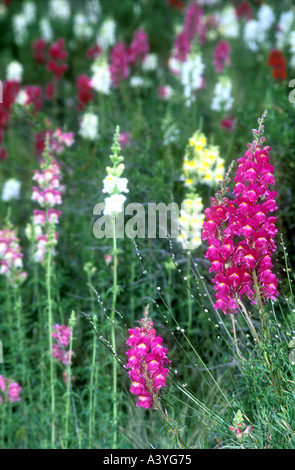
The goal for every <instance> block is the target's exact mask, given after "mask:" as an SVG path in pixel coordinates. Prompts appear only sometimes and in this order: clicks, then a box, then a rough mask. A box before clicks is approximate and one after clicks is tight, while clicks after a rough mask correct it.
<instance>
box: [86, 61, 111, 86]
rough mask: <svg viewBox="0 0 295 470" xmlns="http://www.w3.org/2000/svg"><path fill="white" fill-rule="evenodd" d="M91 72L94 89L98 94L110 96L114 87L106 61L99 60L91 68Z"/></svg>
mask: <svg viewBox="0 0 295 470" xmlns="http://www.w3.org/2000/svg"><path fill="white" fill-rule="evenodd" d="M91 70H92V76H91V85H92V87H93V88H94V89H95V90H96V91H98V92H101V93H104V94H105V95H109V94H110V90H111V86H112V77H111V73H110V69H109V66H108V64H107V63H106V62H105V61H102V60H100V59H98V60H97V61H96V62H94V63H93V65H92V66H91Z"/></svg>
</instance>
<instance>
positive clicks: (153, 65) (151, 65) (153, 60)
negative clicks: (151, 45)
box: [142, 53, 158, 72]
mask: <svg viewBox="0 0 295 470" xmlns="http://www.w3.org/2000/svg"><path fill="white" fill-rule="evenodd" d="M157 67H158V55H157V54H154V53H153V54H148V55H147V56H146V58H145V59H144V61H143V62H142V69H143V70H144V71H145V72H153V71H154V70H156V69H157Z"/></svg>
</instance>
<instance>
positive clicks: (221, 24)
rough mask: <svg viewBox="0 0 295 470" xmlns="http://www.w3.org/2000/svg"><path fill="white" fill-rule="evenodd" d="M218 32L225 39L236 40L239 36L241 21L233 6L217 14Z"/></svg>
mask: <svg viewBox="0 0 295 470" xmlns="http://www.w3.org/2000/svg"><path fill="white" fill-rule="evenodd" d="M216 18H217V21H218V31H219V33H220V35H221V36H222V37H224V38H233V39H236V38H238V36H239V19H238V17H237V15H236V10H235V8H234V7H232V6H227V7H225V8H224V9H223V10H222V11H221V13H218V14H216Z"/></svg>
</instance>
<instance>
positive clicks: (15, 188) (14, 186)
mask: <svg viewBox="0 0 295 470" xmlns="http://www.w3.org/2000/svg"><path fill="white" fill-rule="evenodd" d="M20 187H21V182H20V181H18V180H16V179H14V178H11V179H9V180H7V181H5V183H4V186H3V190H2V201H5V202H8V201H11V200H12V199H19V196H20Z"/></svg>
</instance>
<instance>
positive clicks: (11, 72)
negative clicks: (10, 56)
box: [6, 60, 24, 82]
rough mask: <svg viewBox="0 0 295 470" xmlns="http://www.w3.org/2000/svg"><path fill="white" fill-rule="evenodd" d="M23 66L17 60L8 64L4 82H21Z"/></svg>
mask: <svg viewBox="0 0 295 470" xmlns="http://www.w3.org/2000/svg"><path fill="white" fill-rule="evenodd" d="M23 71H24V69H23V66H22V64H21V63H20V62H18V61H17V60H13V61H12V62H10V64H8V66H7V69H6V80H15V81H16V82H21V81H22V77H23Z"/></svg>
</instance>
